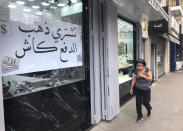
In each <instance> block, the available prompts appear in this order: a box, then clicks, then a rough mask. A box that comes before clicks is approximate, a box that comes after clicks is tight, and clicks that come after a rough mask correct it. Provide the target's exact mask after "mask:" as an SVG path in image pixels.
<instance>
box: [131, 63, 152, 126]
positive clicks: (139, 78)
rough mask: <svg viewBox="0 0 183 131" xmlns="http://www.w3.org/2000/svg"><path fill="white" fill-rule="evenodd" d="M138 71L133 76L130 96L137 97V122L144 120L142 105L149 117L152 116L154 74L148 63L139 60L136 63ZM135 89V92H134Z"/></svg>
mask: <svg viewBox="0 0 183 131" xmlns="http://www.w3.org/2000/svg"><path fill="white" fill-rule="evenodd" d="M135 67H136V71H135V73H134V76H133V80H132V84H131V87H130V94H131V95H133V93H134V94H135V95H136V111H137V122H141V121H142V120H143V114H142V103H143V105H144V106H145V107H146V109H147V116H148V117H149V116H150V115H151V109H152V107H151V105H150V100H151V88H150V87H151V82H152V73H151V71H150V69H149V68H147V67H146V62H145V61H144V60H142V59H139V60H137V61H136V63H135ZM134 87H135V90H134Z"/></svg>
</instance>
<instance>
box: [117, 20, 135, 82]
mask: <svg viewBox="0 0 183 131" xmlns="http://www.w3.org/2000/svg"><path fill="white" fill-rule="evenodd" d="M133 33H134V27H133V25H132V24H130V23H128V22H126V21H124V20H122V19H118V52H119V56H118V63H119V83H120V84H122V83H124V82H126V81H129V80H131V79H132V75H133V74H132V69H133V61H134V38H133V36H134V35H133Z"/></svg>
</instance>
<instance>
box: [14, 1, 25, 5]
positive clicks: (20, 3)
mask: <svg viewBox="0 0 183 131" xmlns="http://www.w3.org/2000/svg"><path fill="white" fill-rule="evenodd" d="M16 3H17V4H18V5H24V4H25V2H23V1H17V2H16Z"/></svg>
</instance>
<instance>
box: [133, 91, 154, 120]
mask: <svg viewBox="0 0 183 131" xmlns="http://www.w3.org/2000/svg"><path fill="white" fill-rule="evenodd" d="M150 101H151V89H148V90H141V89H136V110H137V116H138V117H142V116H143V115H142V103H143V105H144V106H145V107H146V109H147V111H151V109H152V107H151V105H150Z"/></svg>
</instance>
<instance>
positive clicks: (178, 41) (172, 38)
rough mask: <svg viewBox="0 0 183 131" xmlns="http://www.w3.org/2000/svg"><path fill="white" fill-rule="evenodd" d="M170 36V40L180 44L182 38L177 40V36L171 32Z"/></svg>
mask: <svg viewBox="0 0 183 131" xmlns="http://www.w3.org/2000/svg"><path fill="white" fill-rule="evenodd" d="M169 38H170V41H172V42H174V43H176V44H178V45H180V40H177V39H176V38H175V37H173V36H172V35H170V34H169Z"/></svg>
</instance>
